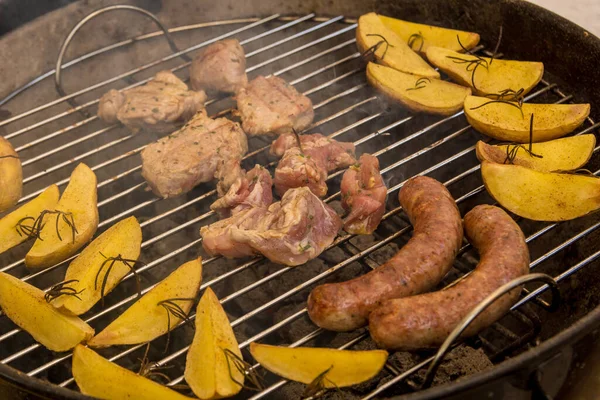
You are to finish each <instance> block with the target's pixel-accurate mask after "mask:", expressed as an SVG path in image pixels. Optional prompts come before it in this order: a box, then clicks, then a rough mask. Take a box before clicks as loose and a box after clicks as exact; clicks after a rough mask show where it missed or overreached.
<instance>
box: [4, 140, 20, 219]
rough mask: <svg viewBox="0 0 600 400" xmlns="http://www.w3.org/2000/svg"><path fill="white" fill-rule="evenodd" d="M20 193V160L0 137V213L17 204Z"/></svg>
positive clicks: (8, 144) (9, 145) (6, 141)
mask: <svg viewBox="0 0 600 400" xmlns="http://www.w3.org/2000/svg"><path fill="white" fill-rule="evenodd" d="M2 157H5V158H2ZM15 157H16V158H15ZM22 193H23V169H22V168H21V160H20V159H19V158H18V155H17V153H16V152H15V150H14V149H13V147H12V146H11V144H10V143H9V142H8V140H6V139H4V138H3V137H2V136H0V212H3V211H6V210H8V209H9V208H11V207H12V206H14V205H15V204H17V202H18V201H19V199H20V198H21V195H22Z"/></svg>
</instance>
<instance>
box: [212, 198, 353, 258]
mask: <svg viewBox="0 0 600 400" xmlns="http://www.w3.org/2000/svg"><path fill="white" fill-rule="evenodd" d="M262 210H266V212H264V213H263V211H262ZM341 226H342V220H341V219H340V217H339V216H338V215H337V214H336V212H335V210H333V209H332V208H331V207H329V206H328V205H327V204H325V203H323V201H322V200H321V199H319V198H318V197H317V196H315V195H314V194H313V193H312V192H311V191H310V190H309V189H308V188H305V187H301V188H297V189H292V190H288V191H287V192H286V193H285V195H284V196H283V198H282V199H281V201H279V202H277V203H273V204H271V206H270V207H269V208H268V209H265V208H264V207H254V208H249V209H247V210H243V211H241V212H240V213H238V214H235V215H233V216H232V217H230V218H227V219H223V220H221V221H219V222H217V223H214V224H211V225H209V226H205V227H202V229H200V235H201V236H202V239H203V240H202V246H203V247H204V250H206V251H207V252H208V253H209V254H210V255H217V254H222V255H223V256H225V257H239V256H243V255H248V254H247V251H248V247H250V248H252V249H253V251H254V253H255V254H262V255H264V256H265V257H267V258H268V259H269V260H271V261H273V262H275V263H278V264H284V265H289V266H295V265H300V264H304V263H305V262H307V261H308V260H311V259H313V258H315V257H317V256H318V255H319V254H321V253H322V252H323V250H324V249H325V248H326V247H327V246H329V245H330V244H331V243H332V242H333V240H334V239H335V237H336V235H337V233H338V231H339V230H340V228H341ZM215 237H218V239H219V240H215Z"/></svg>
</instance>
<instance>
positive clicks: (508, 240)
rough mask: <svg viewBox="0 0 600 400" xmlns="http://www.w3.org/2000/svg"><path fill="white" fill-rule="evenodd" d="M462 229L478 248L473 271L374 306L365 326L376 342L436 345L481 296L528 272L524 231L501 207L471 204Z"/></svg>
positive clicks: (503, 304)
mask: <svg viewBox="0 0 600 400" xmlns="http://www.w3.org/2000/svg"><path fill="white" fill-rule="evenodd" d="M465 231H466V234H467V237H468V238H469V239H470V241H471V243H472V244H473V246H474V247H475V248H476V249H477V250H478V251H479V254H480V261H479V264H478V265H477V267H476V268H475V270H474V271H473V273H472V274H470V275H469V276H467V277H466V278H465V279H463V280H462V281H460V282H458V283H457V284H456V285H454V286H451V287H449V288H448V289H446V290H441V291H439V292H434V293H426V294H421V295H418V296H413V297H408V298H404V299H394V300H389V301H386V302H385V303H383V304H382V305H381V306H380V307H378V308H377V309H375V311H373V312H372V313H371V315H370V316H369V331H370V332H371V337H372V338H373V339H374V340H375V342H376V343H377V344H378V345H379V346H381V347H385V348H390V349H402V350H414V349H421V348H428V347H438V346H440V345H441V344H442V343H443V342H444V340H445V339H446V337H447V336H448V335H449V334H450V332H452V330H453V329H454V328H455V327H456V325H458V323H459V322H460V321H461V320H462V319H463V318H464V317H465V316H466V315H467V314H468V313H469V312H470V311H471V310H472V309H473V307H475V306H476V305H477V304H479V303H480V302H481V301H482V300H483V299H484V298H485V297H487V296H488V295H489V294H490V293H492V292H493V291H494V290H496V289H497V288H498V287H500V286H502V285H503V284H505V283H507V282H509V281H511V280H513V279H514V278H517V277H519V276H521V275H525V274H527V273H528V272H529V251H528V249H527V243H526V242H525V237H524V236H523V232H522V231H521V229H520V228H519V226H518V225H517V224H516V223H515V222H514V221H513V220H512V218H510V216H509V215H508V214H506V213H505V212H504V211H503V210H501V209H500V208H498V207H494V206H488V205H481V206H477V207H475V208H474V209H473V210H471V211H470V212H469V213H467V215H465ZM519 293H520V290H519V289H515V290H512V291H511V292H509V293H507V294H506V295H504V296H502V297H501V298H499V299H498V300H497V301H496V302H495V303H493V304H492V305H491V306H490V307H488V308H487V309H486V310H485V311H484V312H483V313H482V314H480V315H479V316H478V317H477V318H476V319H475V320H474V321H473V322H472V323H471V324H470V325H469V327H468V328H467V330H465V332H464V334H463V336H465V337H466V336H472V335H474V334H476V333H477V332H479V331H480V330H481V329H483V328H485V327H487V326H489V325H491V324H492V323H494V322H495V321H496V320H497V319H499V318H500V317H502V315H504V314H505V313H506V312H507V311H508V310H509V308H510V307H511V306H512V305H513V304H514V303H515V301H516V300H517V299H518V297H519Z"/></svg>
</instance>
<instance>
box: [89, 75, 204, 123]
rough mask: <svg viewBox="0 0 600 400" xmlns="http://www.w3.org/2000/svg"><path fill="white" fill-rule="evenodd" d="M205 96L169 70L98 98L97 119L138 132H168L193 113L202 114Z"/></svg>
mask: <svg viewBox="0 0 600 400" xmlns="http://www.w3.org/2000/svg"><path fill="white" fill-rule="evenodd" d="M205 101H206V94H205V93H204V92H203V91H199V92H194V91H192V90H188V87H187V85H186V84H185V83H183V81H182V80H181V79H179V78H178V77H176V76H175V75H174V74H173V73H171V72H169V71H161V72H159V73H157V74H156V75H155V77H154V79H153V80H151V81H150V82H148V83H146V84H145V85H142V86H138V87H136V88H133V89H130V90H126V91H123V92H119V91H118V90H114V89H112V90H110V91H109V92H108V93H106V94H104V96H102V97H101V98H100V104H98V117H100V118H101V119H102V120H104V121H105V122H108V123H110V124H114V123H116V122H118V121H121V122H122V123H123V125H125V126H126V127H128V128H129V129H131V130H132V131H133V132H138V131H139V130H141V129H147V130H151V131H155V132H161V133H169V132H172V131H173V130H175V129H177V127H179V126H181V124H183V123H184V122H185V121H187V120H189V119H190V118H192V117H193V116H194V114H196V113H197V112H204V102H205Z"/></svg>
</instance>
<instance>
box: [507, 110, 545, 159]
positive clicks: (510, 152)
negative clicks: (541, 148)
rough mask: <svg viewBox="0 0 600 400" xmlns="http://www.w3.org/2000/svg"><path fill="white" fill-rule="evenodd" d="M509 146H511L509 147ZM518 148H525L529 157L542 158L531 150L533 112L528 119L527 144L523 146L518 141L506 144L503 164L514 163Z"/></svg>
mask: <svg viewBox="0 0 600 400" xmlns="http://www.w3.org/2000/svg"><path fill="white" fill-rule="evenodd" d="M510 146H513V147H512V148H511V147H510ZM519 149H523V150H525V151H526V152H527V153H528V154H529V155H530V156H531V157H536V158H544V156H541V155H539V154H535V153H534V152H533V114H531V118H530V120H529V146H528V147H525V146H523V145H522V144H519V143H511V144H509V145H508V146H506V158H505V159H504V164H514V161H515V158H516V157H517V153H518V152H519Z"/></svg>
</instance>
